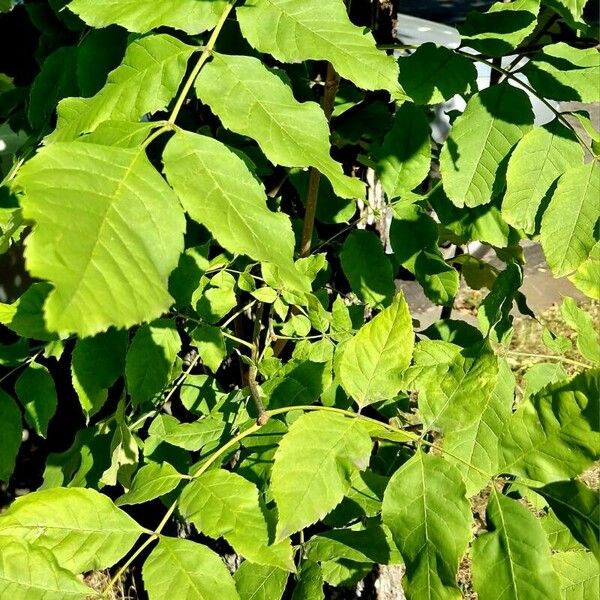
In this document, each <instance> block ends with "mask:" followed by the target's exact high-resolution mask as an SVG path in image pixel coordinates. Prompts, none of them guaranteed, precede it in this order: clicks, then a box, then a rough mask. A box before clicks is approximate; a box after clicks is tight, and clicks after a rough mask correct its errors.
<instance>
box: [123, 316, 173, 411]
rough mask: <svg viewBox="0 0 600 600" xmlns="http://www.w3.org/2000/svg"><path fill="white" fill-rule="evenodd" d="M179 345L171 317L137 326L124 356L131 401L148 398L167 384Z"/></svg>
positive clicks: (137, 402)
mask: <svg viewBox="0 0 600 600" xmlns="http://www.w3.org/2000/svg"><path fill="white" fill-rule="evenodd" d="M180 348H181V340H180V339H179V333H178V332H177V327H176V326H175V323H174V322H173V321H170V320H168V319H159V320H157V321H153V322H152V323H150V324H149V325H142V326H141V327H140V328H139V329H138V330H137V332H136V334H135V336H134V338H133V341H132V342H131V346H130V347H129V350H128V352H127V358H126V360H125V378H126V380H127V390H128V391H129V393H130V394H131V399H132V400H133V402H134V403H135V404H141V403H142V402H148V401H149V400H152V398H154V396H155V395H156V394H158V393H160V392H161V391H162V390H163V389H164V388H165V387H166V386H167V384H168V383H169V380H170V378H171V369H172V368H173V363H174V362H175V359H176V357H177V353H178V352H179V350H180Z"/></svg>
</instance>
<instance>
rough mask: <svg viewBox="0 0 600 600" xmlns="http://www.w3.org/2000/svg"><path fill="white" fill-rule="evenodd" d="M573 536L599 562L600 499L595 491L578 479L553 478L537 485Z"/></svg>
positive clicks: (540, 492) (538, 491) (537, 489)
mask: <svg viewBox="0 0 600 600" xmlns="http://www.w3.org/2000/svg"><path fill="white" fill-rule="evenodd" d="M535 491H536V493H538V494H541V495H542V496H543V497H544V498H545V499H546V500H547V501H548V504H549V505H550V507H551V508H552V510H553V511H554V513H555V514H556V516H557V517H558V518H559V519H560V520H561V521H562V522H563V523H564V524H565V525H566V526H567V527H568V528H569V531H570V532H571V533H572V534H573V537H574V538H575V539H576V540H577V541H578V542H581V543H582V544H583V545H584V546H586V547H587V548H589V549H590V550H591V551H592V553H593V554H594V556H595V557H596V559H597V560H598V561H600V498H599V497H598V492H597V491H594V490H591V489H590V488H589V487H588V486H587V485H585V484H584V483H581V482H580V481H577V480H574V479H572V480H570V481H556V482H554V483H550V484H548V485H545V486H544V487H542V488H536V490H535Z"/></svg>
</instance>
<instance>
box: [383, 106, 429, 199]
mask: <svg viewBox="0 0 600 600" xmlns="http://www.w3.org/2000/svg"><path fill="white" fill-rule="evenodd" d="M373 154H374V158H375V161H376V166H375V170H376V172H377V175H378V176H379V179H380V181H381V185H382V186H383V189H384V190H385V193H386V194H387V195H388V197H389V198H397V197H398V196H401V195H402V194H403V193H407V192H410V191H411V190H413V189H414V188H416V187H417V186H418V185H419V184H420V183H421V182H422V181H423V180H424V179H425V178H426V177H427V175H428V173H429V166H430V163H431V143H430V141H429V123H428V122H427V118H426V117H425V113H424V112H423V110H422V109H421V108H420V107H418V106H415V105H414V104H412V103H410V102H405V103H404V104H402V106H400V108H399V109H398V110H397V111H396V114H395V115H394V122H393V125H392V128H391V129H390V130H389V131H388V133H387V134H386V136H385V138H384V140H383V143H382V144H381V146H380V147H378V148H376V149H375V150H374V151H373Z"/></svg>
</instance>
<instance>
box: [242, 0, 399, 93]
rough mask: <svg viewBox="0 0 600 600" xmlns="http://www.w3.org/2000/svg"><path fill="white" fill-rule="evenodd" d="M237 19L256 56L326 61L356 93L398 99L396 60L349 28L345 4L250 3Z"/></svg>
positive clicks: (335, 0)
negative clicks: (370, 92)
mask: <svg viewBox="0 0 600 600" xmlns="http://www.w3.org/2000/svg"><path fill="white" fill-rule="evenodd" d="M237 16H238V22H239V24H240V27H241V30H242V34H243V35H244V37H245V38H246V39H247V40H248V42H250V45H252V46H253V47H254V48H256V49H257V50H259V51H260V52H265V53H268V54H271V55H273V56H274V57H275V58H276V59H277V60H279V61H281V62H302V61H305V60H327V61H329V62H330V63H331V64H332V65H333V67H334V68H335V70H336V71H337V72H338V73H339V74H340V76H341V77H343V78H344V79H349V80H350V81H352V82H353V83H355V84H356V85H357V86H358V87H359V88H363V89H366V90H388V91H389V92H391V93H392V94H393V95H401V90H400V87H399V85H398V65H397V63H396V61H395V60H394V57H392V56H386V53H385V52H383V51H381V50H378V49H377V47H376V45H375V40H374V39H373V36H372V35H371V33H368V32H366V31H365V29H364V28H362V27H358V26H356V25H353V24H352V22H351V21H350V19H349V18H348V11H347V8H346V5H345V4H344V2H343V0H329V1H328V2H326V3H323V2H321V1H320V0H248V2H246V3H245V4H244V5H243V6H241V7H239V8H238V9H237Z"/></svg>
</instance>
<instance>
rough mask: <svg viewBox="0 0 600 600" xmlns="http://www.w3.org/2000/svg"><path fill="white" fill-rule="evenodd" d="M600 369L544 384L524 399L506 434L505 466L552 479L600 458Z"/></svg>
mask: <svg viewBox="0 0 600 600" xmlns="http://www.w3.org/2000/svg"><path fill="white" fill-rule="evenodd" d="M599 415H600V371H599V370H588V371H585V372H584V373H580V374H579V375H577V376H575V377H573V378H571V379H567V380H564V381H560V382H558V383H554V384H552V385H549V386H547V387H545V388H543V389H542V390H541V391H540V392H538V393H537V394H536V395H535V396H533V397H532V398H529V399H528V400H526V401H525V402H523V403H522V404H521V405H520V406H519V408H518V409H517V411H516V412H515V413H514V414H513V416H512V417H511V419H510V421H509V422H508V425H507V427H506V429H505V431H504V435H503V436H502V437H501V438H500V456H501V467H502V470H504V471H505V472H508V473H514V474H515V475H519V476H521V477H525V478H527V479H531V480H534V481H540V482H542V483H550V482H552V481H558V480H562V479H569V478H571V477H574V476H575V475H579V473H581V472H582V471H584V470H585V469H586V468H587V467H588V466H589V465H591V464H592V463H593V462H594V461H595V460H597V459H598V458H599V457H600V433H599V432H600V423H599Z"/></svg>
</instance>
